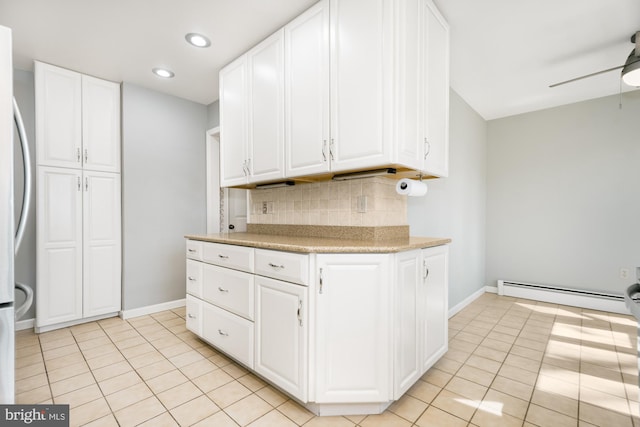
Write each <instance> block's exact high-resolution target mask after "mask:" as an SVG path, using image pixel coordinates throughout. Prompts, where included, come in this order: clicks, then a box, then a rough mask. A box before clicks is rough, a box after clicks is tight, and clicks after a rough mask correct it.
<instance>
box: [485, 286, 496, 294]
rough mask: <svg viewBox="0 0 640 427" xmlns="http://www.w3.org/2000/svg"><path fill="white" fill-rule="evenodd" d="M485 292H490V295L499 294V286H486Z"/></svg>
mask: <svg viewBox="0 0 640 427" xmlns="http://www.w3.org/2000/svg"><path fill="white" fill-rule="evenodd" d="M484 290H485V292H489V293H490V294H497V293H498V287H497V286H485V287H484Z"/></svg>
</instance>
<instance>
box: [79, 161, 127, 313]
mask: <svg viewBox="0 0 640 427" xmlns="http://www.w3.org/2000/svg"><path fill="white" fill-rule="evenodd" d="M83 188H84V197H83V205H84V209H83V210H84V250H83V251H84V274H83V275H84V293H83V300H84V304H83V307H84V309H83V311H84V317H90V316H97V315H99V314H106V313H114V312H117V311H119V310H120V308H121V302H120V301H121V283H120V277H121V246H120V240H121V238H120V236H121V228H120V222H121V221H120V219H121V209H120V174H114V173H106V172H85V173H84V183H83Z"/></svg>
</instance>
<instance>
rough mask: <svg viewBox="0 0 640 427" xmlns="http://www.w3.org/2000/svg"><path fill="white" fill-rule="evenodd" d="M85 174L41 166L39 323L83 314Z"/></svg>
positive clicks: (38, 270) (37, 324)
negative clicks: (83, 176) (83, 192)
mask: <svg viewBox="0 0 640 427" xmlns="http://www.w3.org/2000/svg"><path fill="white" fill-rule="evenodd" d="M81 174H82V173H81V172H80V171H79V170H74V169H60V168H51V167H41V168H39V169H38V186H37V187H36V190H37V201H38V215H37V216H36V224H37V233H36V235H37V240H38V242H37V248H38V253H37V276H38V277H37V280H38V292H37V293H36V327H42V326H46V325H51V324H55V323H61V322H67V321H70V320H75V319H79V318H81V317H82V175H81Z"/></svg>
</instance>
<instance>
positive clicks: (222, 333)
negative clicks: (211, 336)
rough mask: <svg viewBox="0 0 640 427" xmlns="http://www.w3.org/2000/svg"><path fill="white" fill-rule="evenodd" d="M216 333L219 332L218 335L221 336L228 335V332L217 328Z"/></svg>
mask: <svg viewBox="0 0 640 427" xmlns="http://www.w3.org/2000/svg"><path fill="white" fill-rule="evenodd" d="M218 333H219V334H220V335H222V336H223V337H228V336H229V334H228V333H226V332H225V331H223V330H222V329H218Z"/></svg>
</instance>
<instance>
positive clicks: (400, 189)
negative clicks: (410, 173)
mask: <svg viewBox="0 0 640 427" xmlns="http://www.w3.org/2000/svg"><path fill="white" fill-rule="evenodd" d="M396 193H398V194H402V195H403V196H411V197H420V196H424V195H425V194H427V184H426V183H424V182H422V181H416V180H414V179H408V178H403V179H401V180H400V181H398V183H397V184H396Z"/></svg>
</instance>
